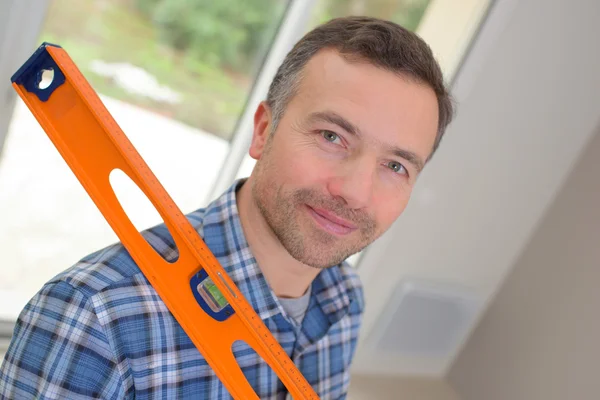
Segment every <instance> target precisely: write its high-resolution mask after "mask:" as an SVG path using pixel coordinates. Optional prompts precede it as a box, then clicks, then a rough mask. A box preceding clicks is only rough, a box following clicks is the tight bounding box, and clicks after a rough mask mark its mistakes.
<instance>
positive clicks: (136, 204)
mask: <svg viewBox="0 0 600 400" xmlns="http://www.w3.org/2000/svg"><path fill="white" fill-rule="evenodd" d="M109 181H110V185H111V186H112V189H113V191H114V193H115V196H116V197H117V200H118V201H119V203H120V204H121V207H122V208H123V211H125V214H126V215H127V217H128V218H129V221H130V222H131V223H132V224H133V225H134V226H135V229H136V230H137V231H138V232H142V231H143V230H145V229H148V228H150V227H153V226H156V225H158V224H160V223H164V220H163V218H162V216H161V215H160V213H159V212H158V210H157V209H156V208H155V207H154V204H152V202H151V201H150V199H148V197H147V196H146V194H145V193H144V192H143V191H142V189H140V187H139V186H138V185H137V184H136V183H135V182H134V181H133V180H132V179H131V178H130V177H129V175H127V174H126V173H125V172H123V171H122V170H120V169H118V168H117V169H113V170H112V171H111V173H110V175H109ZM158 229H159V230H160V231H157V232H156V233H157V235H158V236H160V237H161V239H162V240H167V241H169V247H170V250H169V251H168V252H166V253H164V252H163V254H161V257H162V258H163V259H164V260H165V261H166V262H169V263H174V262H175V261H177V259H178V258H179V249H178V248H177V245H176V244H175V240H174V239H173V235H172V234H171V232H169V229H168V227H167V226H166V224H165V225H163V226H161V227H160V228H158ZM144 239H145V240H146V241H148V239H147V237H144ZM148 244H149V245H150V247H152V248H154V246H153V244H152V243H148ZM154 249H155V248H154ZM155 250H156V249H155Z"/></svg>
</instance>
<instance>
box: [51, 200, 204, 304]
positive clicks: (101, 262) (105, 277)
mask: <svg viewBox="0 0 600 400" xmlns="http://www.w3.org/2000/svg"><path fill="white" fill-rule="evenodd" d="M205 211H206V209H205V208H201V209H198V210H196V211H194V212H192V213H190V214H188V215H186V217H187V218H188V221H190V223H191V224H192V226H193V227H194V228H195V229H196V231H197V232H198V233H199V234H200V236H203V228H204V226H203V222H204V215H205ZM140 234H141V235H142V236H143V238H144V239H145V240H146V241H147V242H148V244H149V245H150V246H151V247H152V248H153V249H154V250H155V251H156V252H157V253H158V254H159V255H160V256H162V257H163V258H164V259H165V260H167V261H169V262H174V261H175V260H176V259H177V257H178V254H179V253H178V249H177V247H176V245H175V242H174V240H173V236H172V235H171V233H170V232H169V230H168V228H167V226H166V225H165V224H164V223H160V224H158V225H156V226H153V227H151V228H148V229H146V230H143V231H141V232H140ZM140 278H141V279H140ZM140 280H141V281H143V282H144V283H145V284H147V285H150V283H149V282H148V281H147V280H146V279H145V277H143V273H142V271H141V269H140V268H139V266H138V265H137V263H136V262H135V260H134V259H133V258H132V257H131V254H130V253H129V251H128V250H127V249H126V248H125V246H124V245H123V244H122V243H121V242H117V243H114V244H111V245H108V246H106V247H104V248H102V249H99V250H97V251H94V252H93V253H90V254H88V255H86V256H85V257H83V258H82V259H80V260H79V261H77V262H76V263H75V264H73V265H72V266H71V267H69V268H67V269H66V270H64V271H62V272H60V273H59V274H58V275H56V276H54V277H53V278H52V279H50V280H49V281H48V282H46V284H45V286H49V285H53V284H57V283H60V282H64V283H66V284H68V285H70V286H71V287H73V289H75V290H77V291H79V292H81V293H82V294H83V295H85V296H86V297H88V298H89V297H92V296H94V295H95V294H97V293H99V292H102V291H105V290H107V289H111V288H116V287H120V286H127V285H131V284H134V285H139V283H140Z"/></svg>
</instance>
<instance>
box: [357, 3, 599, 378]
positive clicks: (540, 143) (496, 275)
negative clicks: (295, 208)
mask: <svg viewBox="0 0 600 400" xmlns="http://www.w3.org/2000/svg"><path fill="white" fill-rule="evenodd" d="M599 17H600V2H598V1H595V0H521V1H518V0H498V1H496V2H495V3H494V4H493V5H492V7H491V9H490V13H489V15H488V17H487V19H486V20H485V21H484V23H483V26H482V28H481V31H480V33H479V34H478V35H477V37H476V39H475V42H474V44H473V47H472V48H471V49H470V51H469V53H468V54H467V55H466V58H465V60H464V63H463V65H462V66H461V68H460V69H459V71H458V74H457V77H456V79H455V82H454V87H453V93H454V96H455V97H456V100H457V103H458V113H457V117H456V120H455V122H454V123H453V124H452V125H451V127H450V129H449V130H448V132H447V136H446V137H445V139H444V140H443V142H442V145H441V147H440V149H439V151H438V153H437V154H436V155H435V157H434V158H433V160H432V162H431V164H430V165H429V166H428V167H427V168H426V169H425V171H424V173H423V175H422V177H421V178H420V181H419V183H418V185H417V188H416V190H415V192H414V195H413V198H412V200H411V203H410V204H409V207H408V208H407V210H406V211H405V213H404V214H403V215H402V216H401V217H400V219H399V220H398V221H397V223H396V224H395V225H394V226H393V227H392V229H390V231H388V232H387V233H386V234H385V235H384V236H383V237H382V238H381V239H380V240H379V241H378V242H376V243H374V244H373V245H372V246H371V248H370V249H368V250H367V251H366V252H365V255H364V257H363V259H362V261H361V265H360V269H359V271H360V273H361V275H362V277H363V282H364V284H365V290H366V296H367V312H366V315H365V322H364V330H363V336H362V338H361V343H360V346H359V349H358V353H357V357H356V362H355V365H354V369H355V371H356V372H361V373H383V374H410V375H412V374H419V373H421V374H430V375H443V374H445V373H446V371H447V370H448V368H449V366H450V365H451V363H452V360H453V358H454V357H455V355H456V352H457V351H459V348H457V349H456V350H455V351H454V352H453V353H452V354H450V355H449V356H448V357H442V358H437V359H435V358H432V359H425V358H412V359H407V358H402V357H398V356H394V355H393V354H389V353H385V354H382V353H380V352H377V351H376V349H375V348H374V341H373V338H375V337H377V336H378V333H380V332H379V331H380V330H381V329H382V328H383V326H384V325H383V323H382V321H385V319H386V318H385V315H384V316H382V315H380V314H381V312H382V310H384V307H385V305H386V303H387V302H388V301H389V299H390V298H391V297H392V294H393V290H394V288H395V287H396V286H397V284H398V282H399V281H401V280H402V279H403V278H407V277H416V278H422V279H433V280H435V281H438V282H445V283H450V284H458V285H462V286H464V287H466V288H468V289H472V290H474V291H475V293H476V294H477V295H478V296H480V298H481V300H482V304H483V305H484V306H485V305H486V304H488V303H489V301H490V300H491V299H492V298H493V296H494V294H495V293H496V291H497V290H498V288H499V285H500V284H501V283H502V281H503V279H504V277H505V276H506V275H507V273H508V272H509V271H510V269H511V267H512V266H513V264H514V262H515V260H516V258H517V257H518V255H519V254H520V253H521V252H522V251H523V248H524V246H525V245H526V243H527V241H528V238H529V237H530V235H531V233H532V232H533V230H534V229H535V227H536V226H537V225H538V224H539V222H540V220H541V219H542V218H543V216H544V212H545V210H546V209H547V207H548V206H549V204H550V203H551V202H552V200H553V199H554V197H555V196H556V194H557V193H558V191H559V190H560V188H561V185H562V183H563V182H564V180H565V178H566V177H567V176H568V174H569V173H570V171H571V169H572V167H573V165H574V163H575V162H576V160H577V159H578V158H579V156H580V154H581V152H582V149H583V148H584V147H585V145H586V143H587V142H588V141H589V140H590V138H591V137H592V135H593V133H594V130H595V129H596V128H597V125H598V123H599V121H600V75H599V74H598V71H600V51H598V45H597V38H599V37H600V24H599V23H598V18H599ZM483 311H485V307H484V308H483V309H482V312H483ZM479 317H481V312H480V313H479V314H478V318H479ZM476 322H477V319H476V320H475V321H474V324H475V323H476ZM474 324H473V325H472V326H470V327H469V329H472V328H473V327H474Z"/></svg>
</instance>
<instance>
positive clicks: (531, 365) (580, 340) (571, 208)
mask: <svg viewBox="0 0 600 400" xmlns="http://www.w3.org/2000/svg"><path fill="white" fill-rule="evenodd" d="M599 284H600V129H599V131H598V133H597V134H596V137H595V139H594V140H593V141H592V142H591V143H590V144H589V146H588V148H587V150H586V153H585V155H584V157H583V159H582V161H581V163H580V164H579V165H578V166H577V168H576V169H575V171H574V172H573V173H572V174H571V175H570V177H569V179H568V180H567V184H566V186H565V187H564V188H563V189H562V191H561V193H560V195H559V197H558V199H557V200H556V202H555V203H554V204H553V206H552V208H551V209H550V210H549V213H548V215H547V216H546V218H545V219H544V221H543V223H542V224H541V226H540V227H539V229H538V230H537V232H536V233H535V235H534V237H533V239H532V241H531V243H530V244H529V246H528V247H527V249H526V250H525V252H524V254H523V255H522V257H521V258H520V259H519V262H518V263H517V264H516V266H515V269H514V271H513V272H512V273H511V275H510V276H509V278H508V280H507V281H506V283H505V284H504V286H503V287H502V289H501V291H500V293H499V295H498V298H497V299H496V300H495V301H494V303H493V304H492V306H491V308H490V310H489V312H488V313H487V314H486V316H485V318H484V319H483V320H482V321H481V324H480V325H479V327H478V328H477V330H476V331H475V332H474V335H473V337H472V338H471V339H470V340H469V343H468V344H467V346H466V348H465V349H464V351H463V352H462V354H461V355H460V357H459V358H458V360H457V362H456V365H454V367H453V368H452V370H451V374H450V376H451V381H452V383H453V384H454V385H455V387H456V389H457V390H458V391H459V392H460V393H461V394H462V396H463V398H464V399H465V400H480V399H485V400H506V399H510V400H567V399H574V400H575V399H576V400H588V399H589V400H592V399H598V398H599V397H600V379H598V365H599V363H600V346H599V345H598V341H599V338H600V317H599V315H600V314H599V312H598V306H599V305H600V290H599V289H598V288H599Z"/></svg>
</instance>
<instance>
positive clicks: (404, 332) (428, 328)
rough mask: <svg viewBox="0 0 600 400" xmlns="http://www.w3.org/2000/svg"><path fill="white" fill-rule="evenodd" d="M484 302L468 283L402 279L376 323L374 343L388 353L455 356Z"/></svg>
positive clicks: (381, 351)
mask: <svg viewBox="0 0 600 400" xmlns="http://www.w3.org/2000/svg"><path fill="white" fill-rule="evenodd" d="M480 303H481V301H480V299H479V298H478V297H477V296H476V295H475V293H474V292H472V291H470V290H468V289H466V288H464V287H460V286H454V285H449V284H444V283H434V282H427V281H423V280H409V279H406V280H402V281H401V282H400V283H399V285H398V287H397V289H396V290H395V291H394V293H393V294H392V296H391V297H390V301H389V302H388V304H387V305H386V307H384V310H383V313H382V314H381V316H380V320H379V323H377V324H376V325H375V329H374V331H373V332H372V335H373V336H372V339H373V340H372V341H371V344H372V346H373V347H374V349H375V351H376V352H377V353H380V354H385V355H386V356H387V357H390V356H391V357H407V358H422V357H426V358H436V359H440V358H442V359H444V358H447V357H451V356H453V354H454V352H455V351H456V349H457V347H458V346H460V345H461V344H462V341H463V340H464V339H465V335H466V334H467V333H468V332H469V328H470V327H471V324H472V323H473V320H474V318H475V317H476V315H477V312H478V310H479V307H480Z"/></svg>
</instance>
